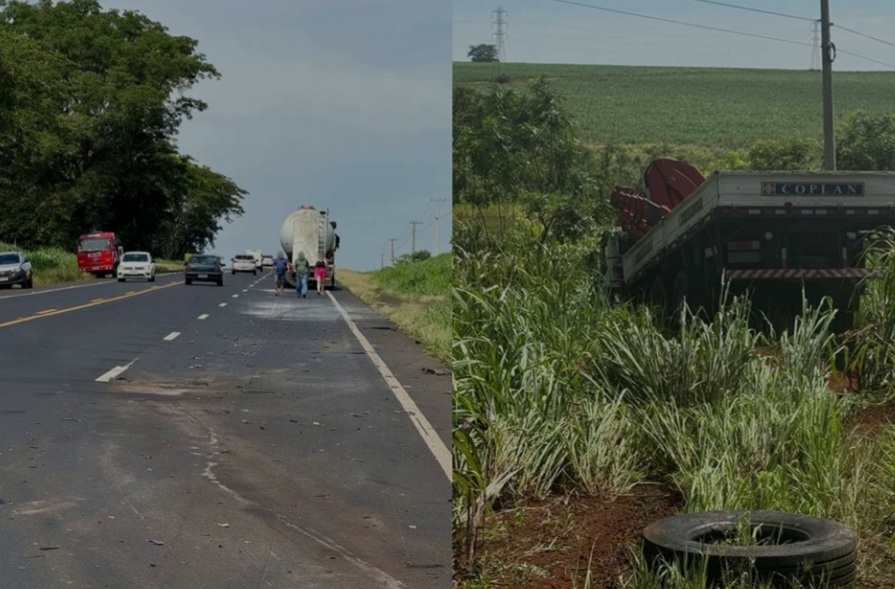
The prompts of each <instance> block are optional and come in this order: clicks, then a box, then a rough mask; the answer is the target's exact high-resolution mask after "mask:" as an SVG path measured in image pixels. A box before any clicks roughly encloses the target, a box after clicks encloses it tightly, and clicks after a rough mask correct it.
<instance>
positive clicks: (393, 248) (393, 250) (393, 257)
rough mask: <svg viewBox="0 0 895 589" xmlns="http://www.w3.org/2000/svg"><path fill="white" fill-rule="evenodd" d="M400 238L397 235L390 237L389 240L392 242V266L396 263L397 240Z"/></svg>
mask: <svg viewBox="0 0 895 589" xmlns="http://www.w3.org/2000/svg"><path fill="white" fill-rule="evenodd" d="M397 240H398V238H397V237H392V238H389V241H390V242H392V266H394V265H395V242H396V241H397Z"/></svg>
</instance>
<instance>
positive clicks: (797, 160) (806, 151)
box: [746, 137, 821, 170]
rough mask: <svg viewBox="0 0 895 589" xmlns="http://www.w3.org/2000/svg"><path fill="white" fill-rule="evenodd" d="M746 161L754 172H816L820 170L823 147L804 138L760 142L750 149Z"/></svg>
mask: <svg viewBox="0 0 895 589" xmlns="http://www.w3.org/2000/svg"><path fill="white" fill-rule="evenodd" d="M746 159H747V162H748V164H747V165H748V166H749V169H752V170H816V169H819V168H820V163H821V146H820V143H818V142H817V141H815V140H811V139H805V138H802V137H794V138H790V139H783V140H776V141H772V140H760V141H756V142H755V143H754V144H753V145H752V147H751V148H749V151H748V153H747V154H746Z"/></svg>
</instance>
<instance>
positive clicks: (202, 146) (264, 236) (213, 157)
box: [101, 0, 451, 270]
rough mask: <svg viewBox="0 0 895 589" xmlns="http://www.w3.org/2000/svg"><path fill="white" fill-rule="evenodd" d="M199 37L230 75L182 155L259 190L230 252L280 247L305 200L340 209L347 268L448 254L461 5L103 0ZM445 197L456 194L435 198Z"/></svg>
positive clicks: (212, 84)
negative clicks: (289, 218) (425, 253)
mask: <svg viewBox="0 0 895 589" xmlns="http://www.w3.org/2000/svg"><path fill="white" fill-rule="evenodd" d="M101 2H102V5H103V7H104V8H115V9H131V10H137V11H139V12H141V13H143V14H145V15H146V16H148V17H149V18H151V19H153V20H155V21H158V22H160V23H162V24H163V25H165V26H166V27H168V29H169V31H170V32H171V33H172V34H174V35H186V36H189V37H192V38H194V39H196V40H198V42H199V47H198V49H199V51H200V52H201V53H204V54H205V55H206V57H207V59H208V61H209V62H210V63H211V64H213V65H214V66H215V67H216V68H217V69H218V70H219V71H220V72H221V74H222V78H221V79H220V80H207V81H203V82H201V83H200V84H199V85H197V86H196V87H195V88H194V90H193V91H192V93H191V94H192V95H194V96H196V97H199V98H202V99H203V100H205V101H207V102H208V104H209V108H208V110H207V111H205V112H203V113H199V114H197V115H196V117H195V118H194V119H193V120H192V121H187V122H185V123H184V125H183V127H182V128H181V132H180V135H179V137H178V144H179V147H180V151H181V152H182V153H185V154H188V155H190V156H192V157H193V158H195V159H196V160H197V161H198V162H199V163H201V164H205V165H208V166H210V167H211V168H212V169H213V170H215V171H216V172H219V173H221V174H224V175H226V176H228V177H230V178H232V179H233V180H234V181H235V182H236V183H237V184H238V185H239V186H241V187H243V188H244V189H246V190H248V191H249V193H250V194H249V196H247V197H246V199H245V201H244V205H243V206H244V208H245V211H246V212H245V215H243V216H242V217H241V218H240V219H238V220H236V221H235V222H234V223H232V224H230V225H225V226H224V229H223V231H222V232H221V233H220V234H219V237H218V239H217V243H216V247H215V248H214V250H213V251H214V252H215V253H218V254H221V255H224V256H225V257H226V258H227V259H229V258H230V257H232V256H233V255H235V254H236V253H241V252H243V251H245V249H247V248H259V249H261V250H263V251H264V252H265V253H271V254H273V253H275V252H276V250H277V249H279V230H280V225H281V223H282V221H283V219H284V218H285V217H286V215H287V214H288V213H289V212H290V211H292V210H293V209H295V208H297V207H298V206H299V205H302V204H309V205H314V206H316V207H317V208H324V209H325V208H329V210H330V217H331V218H332V220H334V221H336V222H337V223H338V229H337V233H338V234H339V236H340V237H341V247H340V249H339V253H338V254H337V256H336V265H337V266H342V267H347V268H353V269H357V270H373V269H378V268H379V267H380V263H381V261H382V256H383V254H384V256H385V261H386V263H388V262H389V258H390V256H391V242H389V241H388V240H389V239H392V238H394V239H396V241H395V242H394V246H395V255H396V256H397V255H401V254H405V253H410V251H411V247H412V246H413V243H412V241H413V240H412V237H413V232H412V228H413V227H414V225H411V221H419V222H420V224H417V225H415V227H416V244H415V245H416V249H418V250H419V249H426V250H429V251H430V252H434V251H435V247H436V244H435V238H436V224H435V212H436V206H439V207H440V210H439V212H440V217H441V219H440V222H439V223H438V226H439V227H440V235H439V238H440V244H439V245H440V248H439V249H440V251H441V252H444V251H447V250H448V247H449V244H448V239H449V236H450V228H451V223H450V201H449V199H450V191H451V139H450V133H451V126H450V116H451V114H450V105H451V69H450V62H451V4H450V2H449V1H447V0H253V1H252V2H246V1H245V0H238V1H237V0H101ZM433 199H448V200H447V201H446V202H442V203H436V202H434V201H433Z"/></svg>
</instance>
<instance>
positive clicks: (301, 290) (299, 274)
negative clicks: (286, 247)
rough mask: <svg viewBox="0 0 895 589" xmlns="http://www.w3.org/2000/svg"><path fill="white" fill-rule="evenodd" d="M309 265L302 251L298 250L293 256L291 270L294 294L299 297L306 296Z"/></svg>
mask: <svg viewBox="0 0 895 589" xmlns="http://www.w3.org/2000/svg"><path fill="white" fill-rule="evenodd" d="M309 269H310V265H309V264H308V259H307V258H306V257H305V253H304V252H298V256H296V258H295V264H294V265H293V270H294V271H295V294H296V296H298V297H299V298H302V299H304V298H307V296H308V270H309Z"/></svg>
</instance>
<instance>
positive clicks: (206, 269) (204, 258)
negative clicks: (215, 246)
mask: <svg viewBox="0 0 895 589" xmlns="http://www.w3.org/2000/svg"><path fill="white" fill-rule="evenodd" d="M194 280H196V281H200V282H216V283H217V285H218V286H224V271H223V269H222V268H221V258H220V257H218V256H209V255H205V254H196V255H194V256H190V259H189V260H187V262H186V264H184V265H183V281H184V282H185V283H186V284H192V283H193V281H194Z"/></svg>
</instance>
